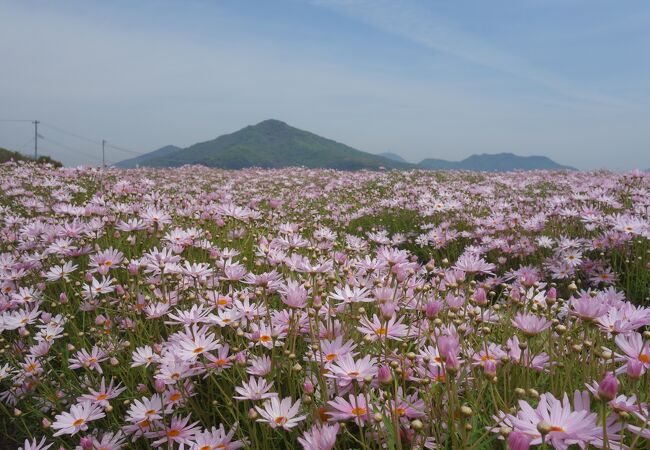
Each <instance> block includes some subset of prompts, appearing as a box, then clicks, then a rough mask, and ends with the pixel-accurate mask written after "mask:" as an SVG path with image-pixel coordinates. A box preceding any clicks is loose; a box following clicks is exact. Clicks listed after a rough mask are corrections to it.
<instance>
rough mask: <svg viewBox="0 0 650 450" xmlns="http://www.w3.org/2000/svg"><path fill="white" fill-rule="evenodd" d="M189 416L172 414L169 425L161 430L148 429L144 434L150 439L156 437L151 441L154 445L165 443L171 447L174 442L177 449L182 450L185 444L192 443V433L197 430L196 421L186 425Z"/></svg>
mask: <svg viewBox="0 0 650 450" xmlns="http://www.w3.org/2000/svg"><path fill="white" fill-rule="evenodd" d="M191 417H192V416H191V415H189V414H188V415H187V416H185V417H178V416H174V417H172V421H171V424H170V425H169V426H165V427H164V429H162V430H158V431H149V432H147V433H146V434H145V435H146V436H147V437H148V438H150V439H156V440H155V441H153V442H152V445H153V446H154V447H159V446H161V445H163V444H167V445H168V446H169V448H172V447H173V444H174V443H176V444H178V449H179V450H183V449H184V448H185V445H192V439H193V438H194V435H195V434H196V433H198V432H199V428H198V427H197V425H198V422H194V423H191V424H189V425H188V422H189V421H190V419H191Z"/></svg>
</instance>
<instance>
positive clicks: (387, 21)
mask: <svg viewBox="0 0 650 450" xmlns="http://www.w3.org/2000/svg"><path fill="white" fill-rule="evenodd" d="M311 3H312V4H314V5H317V6H320V7H324V8H328V9H330V10H333V11H336V12H337V13H340V14H343V15H345V16H347V17H350V18H353V19H356V20H359V21H361V22H363V23H366V24H368V25H370V26H372V27H375V28H378V29H381V30H383V31H385V32H387V33H391V34H393V35H397V36H400V37H402V38H404V39H408V40H410V41H412V42H414V43H417V44H419V45H422V46H425V47H427V48H430V49H431V50H434V51H437V52H442V53H445V54H448V55H451V56H453V57H456V58H458V59H461V60H464V61H467V62H469V63H472V64H476V65H478V66H482V67H485V68H489V69H491V70H494V71H497V72H500V73H502V74H506V75H508V76H511V77H515V78H518V79H521V80H525V81H528V82H531V83H534V84H536V85H538V86H540V87H542V88H545V89H548V90H549V91H551V92H553V93H554V94H556V95H559V96H561V97H564V99H565V100H572V101H574V102H580V103H587V104H589V105H590V106H592V107H606V108H624V107H628V106H630V105H628V104H627V102H626V101H624V100H622V99H619V98H614V97H611V96H608V95H603V94H601V93H598V92H593V91H591V90H587V89H584V88H583V87H582V86H580V84H579V83H576V82H574V81H572V80H567V79H565V78H563V77H561V76H558V75H557V74H555V73H553V71H550V70H547V69H545V68H543V67H537V66H535V65H533V64H531V63H529V62H528V61H527V60H526V58H524V57H521V56H519V55H516V54H513V53H512V52H510V51H508V50H505V49H502V48H499V47H498V46H495V45H494V44H492V43H491V42H490V41H489V40H488V39H486V38H484V37H482V36H477V35H475V34H472V33H470V32H468V31H466V30H464V29H462V27H459V26H458V25H456V24H455V23H453V22H452V21H450V20H448V19H446V18H444V17H441V16H439V15H437V14H435V12H434V11H432V8H428V7H424V6H421V5H418V4H415V3H413V2H407V1H400V2H396V1H391V0H312V1H311ZM427 4H429V5H433V2H428V3H427Z"/></svg>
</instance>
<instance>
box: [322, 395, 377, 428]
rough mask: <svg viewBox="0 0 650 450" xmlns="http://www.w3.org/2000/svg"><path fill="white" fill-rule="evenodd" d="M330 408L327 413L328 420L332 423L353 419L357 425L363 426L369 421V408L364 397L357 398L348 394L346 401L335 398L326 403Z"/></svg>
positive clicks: (341, 398) (358, 396)
mask: <svg viewBox="0 0 650 450" xmlns="http://www.w3.org/2000/svg"><path fill="white" fill-rule="evenodd" d="M327 404H328V405H329V406H331V407H332V409H331V410H330V411H328V412H327V414H328V415H329V420H332V421H345V420H349V419H354V421H355V422H356V424H357V425H359V426H363V424H364V423H365V422H367V421H368V420H370V413H371V412H372V411H371V410H370V407H369V406H368V404H367V403H366V397H365V396H364V395H363V394H358V395H357V396H355V395H353V394H350V395H349V396H348V399H347V400H346V399H345V398H343V397H336V398H335V399H334V400H330V401H329V402H327Z"/></svg>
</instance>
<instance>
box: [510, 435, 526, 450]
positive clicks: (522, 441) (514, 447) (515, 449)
mask: <svg viewBox="0 0 650 450" xmlns="http://www.w3.org/2000/svg"><path fill="white" fill-rule="evenodd" d="M530 441H531V439H530V438H529V437H528V436H527V435H526V434H525V433H522V432H521V431H513V432H512V433H510V434H509V435H508V448H509V449H510V450H528V449H529V448H530Z"/></svg>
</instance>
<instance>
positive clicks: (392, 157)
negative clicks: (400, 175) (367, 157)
mask: <svg viewBox="0 0 650 450" xmlns="http://www.w3.org/2000/svg"><path fill="white" fill-rule="evenodd" d="M379 156H383V157H384V158H386V159H390V160H391V161H397V162H401V163H406V164H408V162H407V161H406V160H405V159H404V158H402V157H401V156H400V155H398V154H397V153H392V152H384V153H379Z"/></svg>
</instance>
